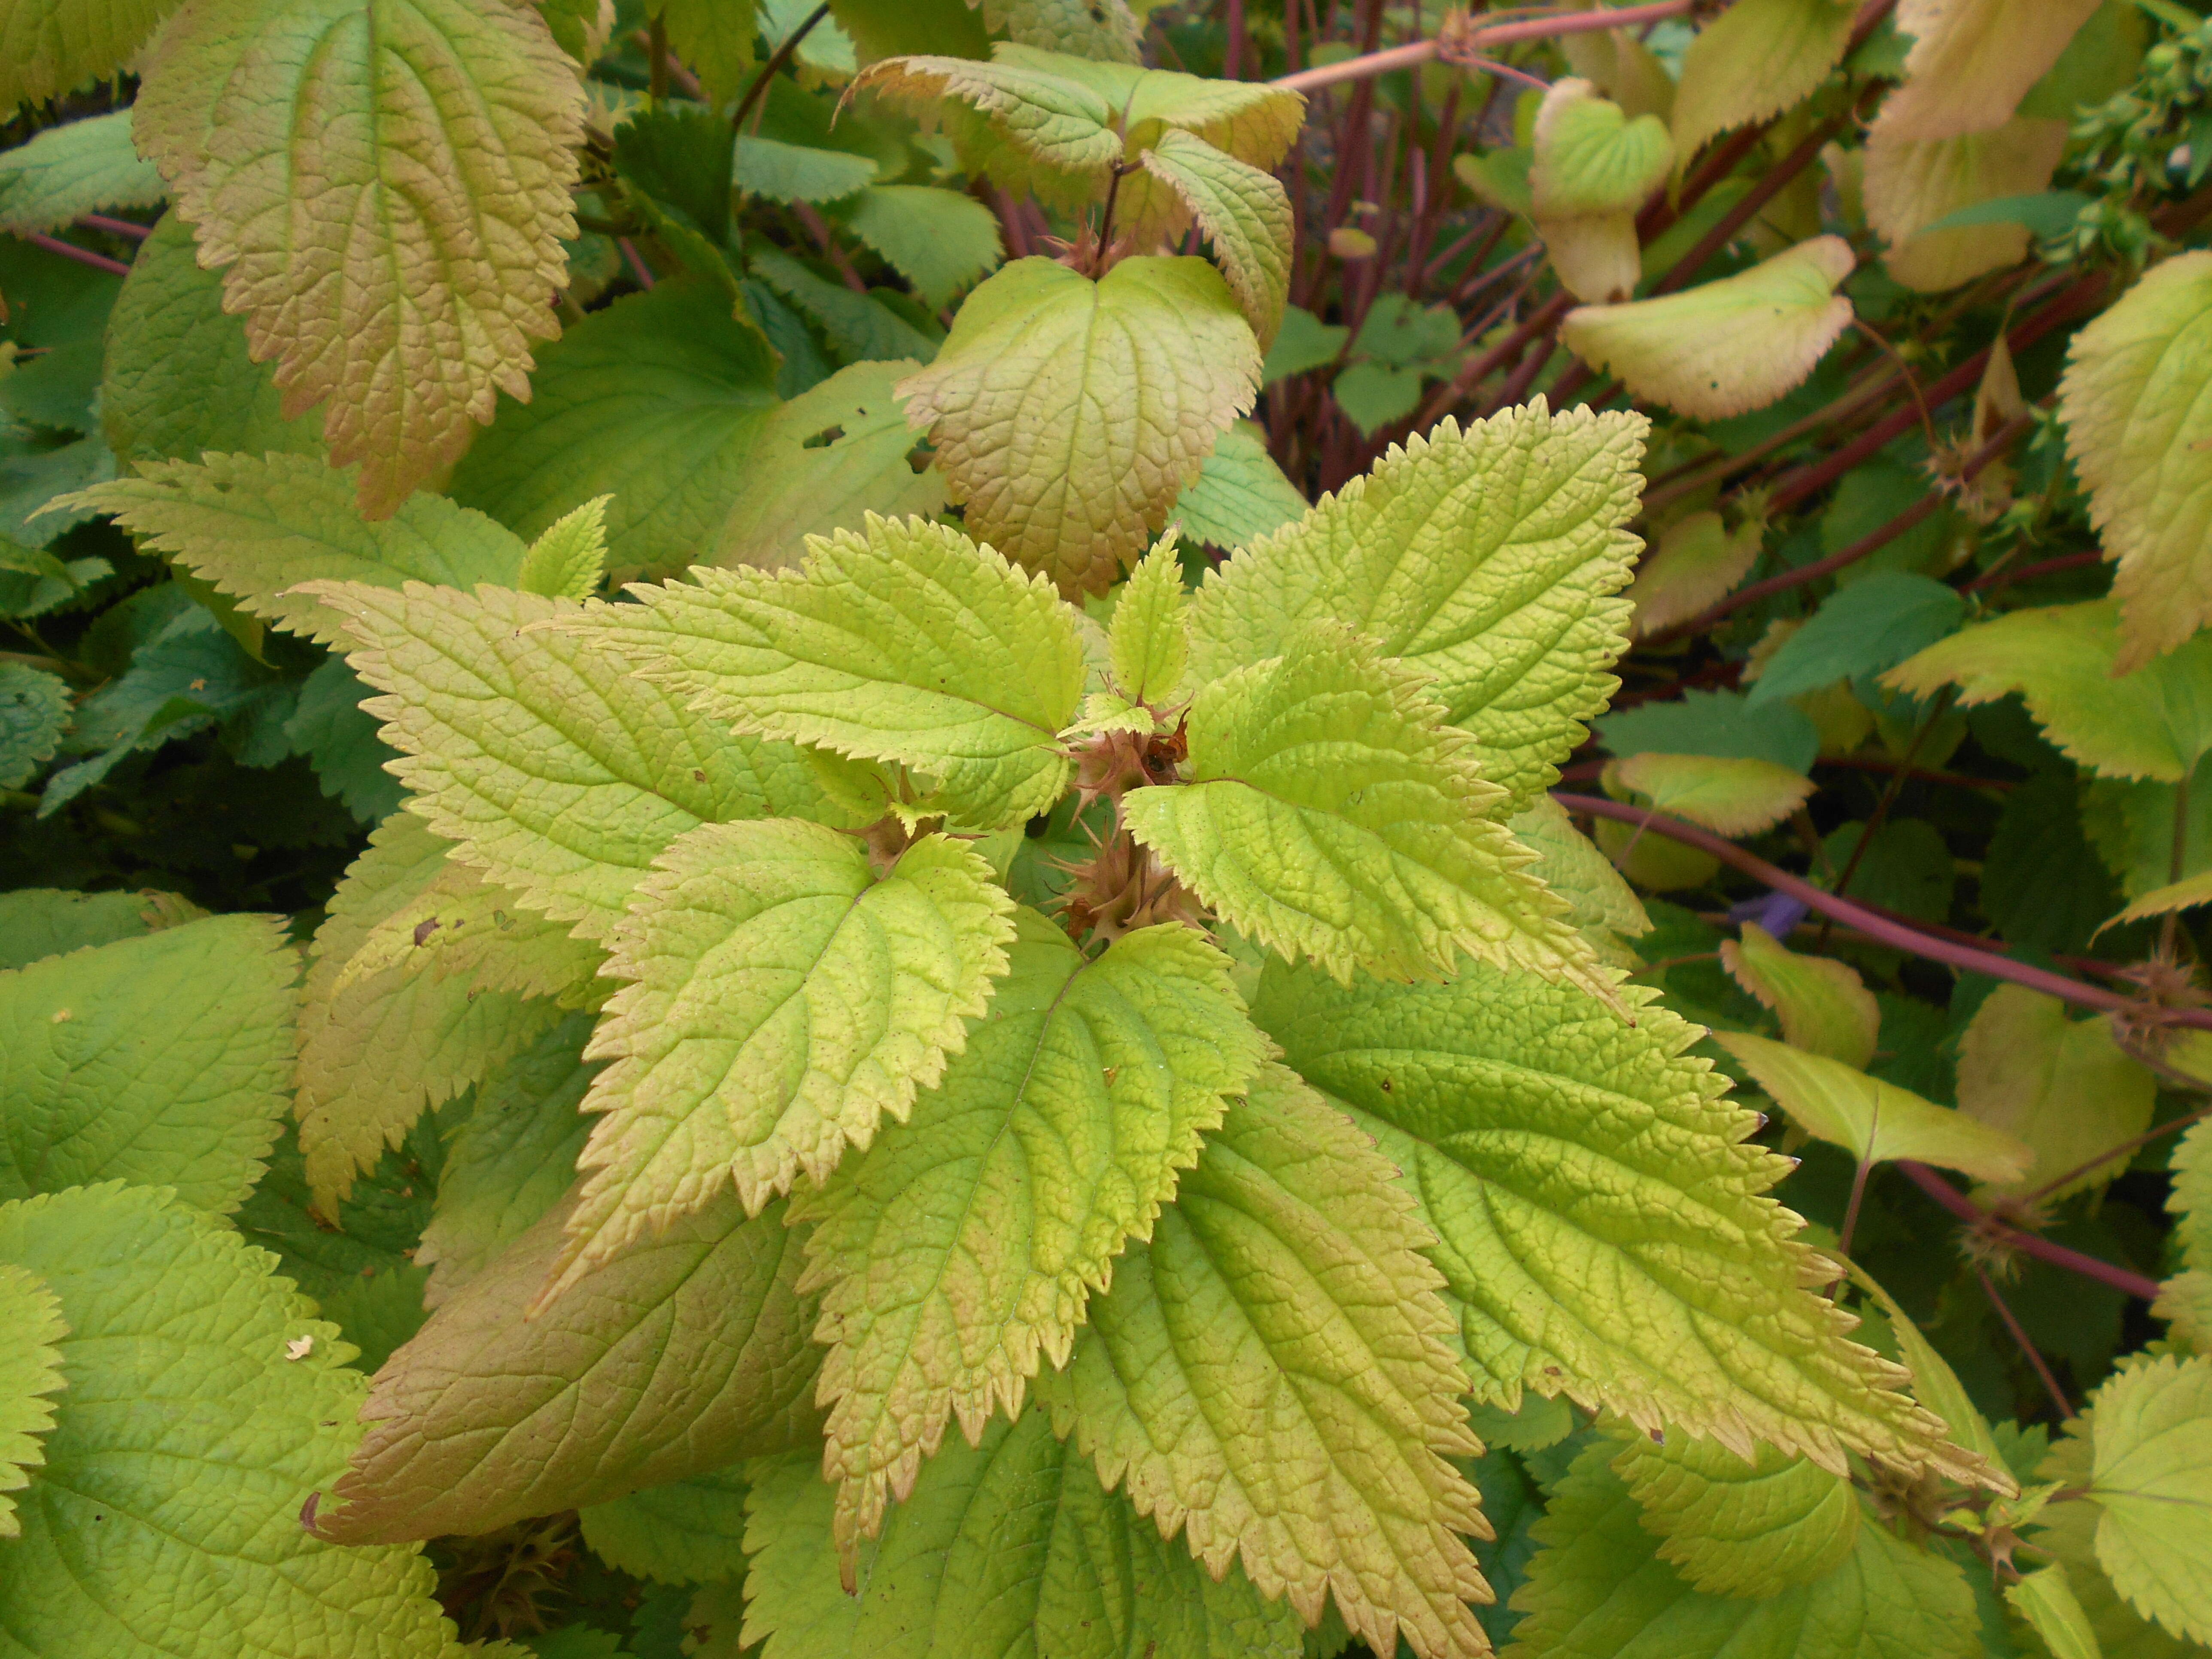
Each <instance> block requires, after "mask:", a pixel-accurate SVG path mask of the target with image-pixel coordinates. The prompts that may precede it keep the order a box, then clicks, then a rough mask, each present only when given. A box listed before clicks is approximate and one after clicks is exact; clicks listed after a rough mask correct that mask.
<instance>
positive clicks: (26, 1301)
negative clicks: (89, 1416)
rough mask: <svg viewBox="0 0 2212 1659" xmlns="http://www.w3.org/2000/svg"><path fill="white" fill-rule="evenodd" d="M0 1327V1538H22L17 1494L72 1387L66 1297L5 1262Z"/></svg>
mask: <svg viewBox="0 0 2212 1659" xmlns="http://www.w3.org/2000/svg"><path fill="white" fill-rule="evenodd" d="M0 1329H5V1330H6V1331H8V1333H9V1346H8V1352H7V1354H6V1355H5V1357H4V1358H0V1538H20V1537H21V1536H22V1535H23V1522H22V1519H21V1516H18V1515H17V1514H16V1513H15V1497H14V1496H13V1494H15V1493H16V1492H21V1491H22V1489H23V1488H24V1487H25V1486H29V1485H30V1484H31V1477H32V1474H33V1472H34V1471H36V1470H37V1469H38V1468H40V1466H41V1465H42V1464H44V1463H45V1462H46V1446H45V1439H46V1431H48V1430H50V1429H52V1427H53V1426H54V1403H55V1402H54V1401H52V1400H51V1399H49V1398H47V1396H48V1395H55V1394H58V1393H60V1392H61V1390H62V1389H64V1387H65V1386H67V1383H68V1380H69V1379H68V1378H67V1377H65V1376H63V1374H62V1356H61V1351H60V1349H59V1347H58V1346H57V1345H58V1343H59V1342H60V1340H61V1339H62V1338H63V1337H64V1336H66V1335H68V1334H69V1322H68V1321H67V1320H65V1319H64V1318H63V1317H62V1304H61V1298H60V1297H58V1296H56V1295H55V1294H54V1293H53V1291H51V1290H50V1289H48V1288H47V1286H46V1280H44V1279H40V1277H39V1276H38V1274H36V1273H33V1272H31V1271H30V1269H29V1268H27V1267H17V1266H15V1264H14V1263H13V1262H5V1261H0Z"/></svg>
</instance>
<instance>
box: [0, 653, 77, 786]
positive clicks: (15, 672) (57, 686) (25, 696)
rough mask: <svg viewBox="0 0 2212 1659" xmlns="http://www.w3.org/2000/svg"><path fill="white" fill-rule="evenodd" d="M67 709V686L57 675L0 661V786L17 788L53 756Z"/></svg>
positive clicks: (67, 720) (66, 719) (66, 722)
mask: <svg viewBox="0 0 2212 1659" xmlns="http://www.w3.org/2000/svg"><path fill="white" fill-rule="evenodd" d="M69 723H70V694H69V687H68V686H67V685H66V684H64V683H63V682H62V680H61V678H60V677H59V676H58V675H54V674H48V673H45V672H42V671H40V670H39V669H36V668H32V667H28V666H27V665H24V664H22V663H19V662H9V663H0V789H21V787H23V786H24V785H25V784H26V783H27V782H29V781H30V780H31V775H32V774H33V772H35V771H37V770H38V769H39V768H40V766H41V765H43V764H44V763H46V762H47V761H50V760H52V758H53V757H54V750H55V749H56V748H58V746H59V745H60V743H61V738H62V733H63V732H64V731H66V730H67V729H68V726H69Z"/></svg>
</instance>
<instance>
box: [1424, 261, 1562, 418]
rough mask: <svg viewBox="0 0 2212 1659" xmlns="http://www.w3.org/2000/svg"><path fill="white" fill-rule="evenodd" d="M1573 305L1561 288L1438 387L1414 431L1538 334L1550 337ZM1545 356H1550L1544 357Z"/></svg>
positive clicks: (1444, 413) (1458, 400) (1472, 389)
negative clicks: (1447, 382)
mask: <svg viewBox="0 0 2212 1659" xmlns="http://www.w3.org/2000/svg"><path fill="white" fill-rule="evenodd" d="M1574 303H1575V296H1574V295H1571V294H1570V293H1568V292H1567V291H1566V290H1565V289H1561V290H1560V291H1559V293H1557V294H1554V295H1553V296H1552V297H1551V298H1550V299H1548V300H1547V301H1544V303H1543V304H1542V305H1541V306H1539V307H1536V309H1535V310H1534V311H1532V312H1531V313H1528V318H1527V319H1525V320H1524V321H1523V322H1522V325H1521V326H1520V327H1518V328H1516V329H1515V330H1514V331H1513V332H1512V333H1510V334H1509V335H1507V336H1506V337H1504V339H1503V340H1500V341H1499V342H1498V343H1497V344H1496V345H1494V346H1492V347H1491V349H1489V350H1487V351H1486V352H1484V353H1483V354H1482V356H1480V357H1477V358H1476V359H1475V360H1474V362H1471V363H1469V364H1468V365H1467V366H1466V367H1465V368H1462V369H1461V370H1460V372H1459V373H1458V374H1455V375H1453V376H1452V378H1451V380H1450V381H1449V384H1447V385H1445V386H1441V387H1439V388H1438V389H1437V392H1435V393H1434V394H1433V395H1432V396H1431V398H1429V401H1428V404H1427V405H1426V406H1425V407H1424V408H1423V409H1422V410H1421V412H1420V414H1419V416H1416V417H1415V418H1414V422H1413V424H1414V425H1415V426H1416V427H1417V428H1427V427H1430V426H1432V425H1434V424H1435V423H1436V422H1437V421H1438V420H1440V419H1441V418H1442V417H1443V416H1444V415H1446V414H1447V413H1449V411H1450V410H1451V409H1452V407H1453V406H1454V405H1455V404H1457V403H1459V402H1460V400H1461V399H1462V398H1465V397H1466V396H1467V394H1468V392H1472V391H1474V388H1475V387H1476V386H1480V385H1481V384H1482V382H1483V381H1484V380H1487V379H1489V378H1490V376H1491V375H1492V374H1496V373H1497V372H1498V370H1499V369H1501V368H1504V366H1505V365H1506V364H1508V363H1510V362H1512V361H1513V360H1514V358H1515V357H1516V356H1519V355H1520V352H1521V349H1522V347H1523V346H1525V345H1527V344H1528V342H1529V341H1531V340H1533V339H1534V338H1535V337H1537V336H1538V335H1540V334H1542V335H1549V334H1550V333H1551V331H1552V329H1553V325H1556V324H1557V323H1558V322H1559V319H1560V318H1562V317H1564V316H1565V315H1566V314H1567V313H1568V311H1569V310H1570V309H1571V307H1573V305H1574ZM1544 355H1545V356H1547V357H1548V356H1550V355H1551V354H1550V353H1549V352H1547V353H1545V354H1544Z"/></svg>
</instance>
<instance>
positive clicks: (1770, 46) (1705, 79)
mask: <svg viewBox="0 0 2212 1659" xmlns="http://www.w3.org/2000/svg"><path fill="white" fill-rule="evenodd" d="M1856 15H1857V7H1856V6H1854V5H1853V4H1851V3H1850V0H1736V3H1735V4H1734V5H1732V6H1730V7H1729V9H1727V10H1726V11H1723V13H1721V15H1719V16H1717V17H1716V18H1714V19H1712V20H1711V21H1710V22H1708V23H1707V24H1706V25H1705V27H1703V28H1701V29H1699V31H1698V36H1697V39H1696V40H1692V41H1691V43H1690V48H1689V50H1688V51H1687V52H1685V53H1683V54H1682V81H1681V84H1680V86H1679V87H1677V88H1675V91H1674V149H1675V151H1676V153H1677V154H1678V155H1680V158H1681V159H1682V161H1684V162H1685V163H1686V162H1688V161H1690V159H1691V158H1692V157H1693V156H1694V155H1697V153H1698V151H1699V149H1703V148H1704V147H1705V141H1706V140H1707V139H1709V138H1711V137H1714V136H1716V135H1717V134H1719V133H1723V132H1726V131H1729V129H1730V128H1732V127H1740V126H1743V125H1747V123H1750V122H1753V121H1764V120H1765V119H1766V118H1768V117H1770V116H1774V115H1779V114H1781V113H1782V112H1783V111H1784V110H1786V109H1788V108H1789V107H1790V106H1791V105H1792V104H1795V103H1796V102H1798V101H1799V100H1802V99H1804V98H1808V97H1810V96H1811V95H1812V94H1813V93H1814V90H1815V89H1816V88H1819V86H1820V83H1821V82H1823V81H1825V80H1826V79H1827V78H1828V73H1829V71H1830V70H1832V69H1834V68H1835V67H1836V65H1837V64H1839V63H1841V62H1842V61H1843V57H1844V45H1845V43H1846V42H1848V41H1849V40H1850V35H1851V22H1852V20H1853V18H1854V17H1855V16H1856Z"/></svg>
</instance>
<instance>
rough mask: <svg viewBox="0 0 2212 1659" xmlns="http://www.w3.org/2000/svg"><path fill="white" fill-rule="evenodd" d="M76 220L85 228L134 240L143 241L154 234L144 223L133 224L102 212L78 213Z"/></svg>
mask: <svg viewBox="0 0 2212 1659" xmlns="http://www.w3.org/2000/svg"><path fill="white" fill-rule="evenodd" d="M76 222H77V223H79V224H80V225H82V226H83V227H84V228H86V229H87V230H104V231H106V233H107V234H109V235H110V236H127V237H129V238H130V239H131V240H132V241H134V242H143V241H144V240H146V239H147V238H148V237H149V236H151V235H152V234H154V233H153V231H152V230H151V229H150V228H148V227H147V226H145V225H134V224H132V223H131V221H129V220H128V219H111V218H109V217H108V216H106V214H104V213H80V214H79V215H77V216H76Z"/></svg>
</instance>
